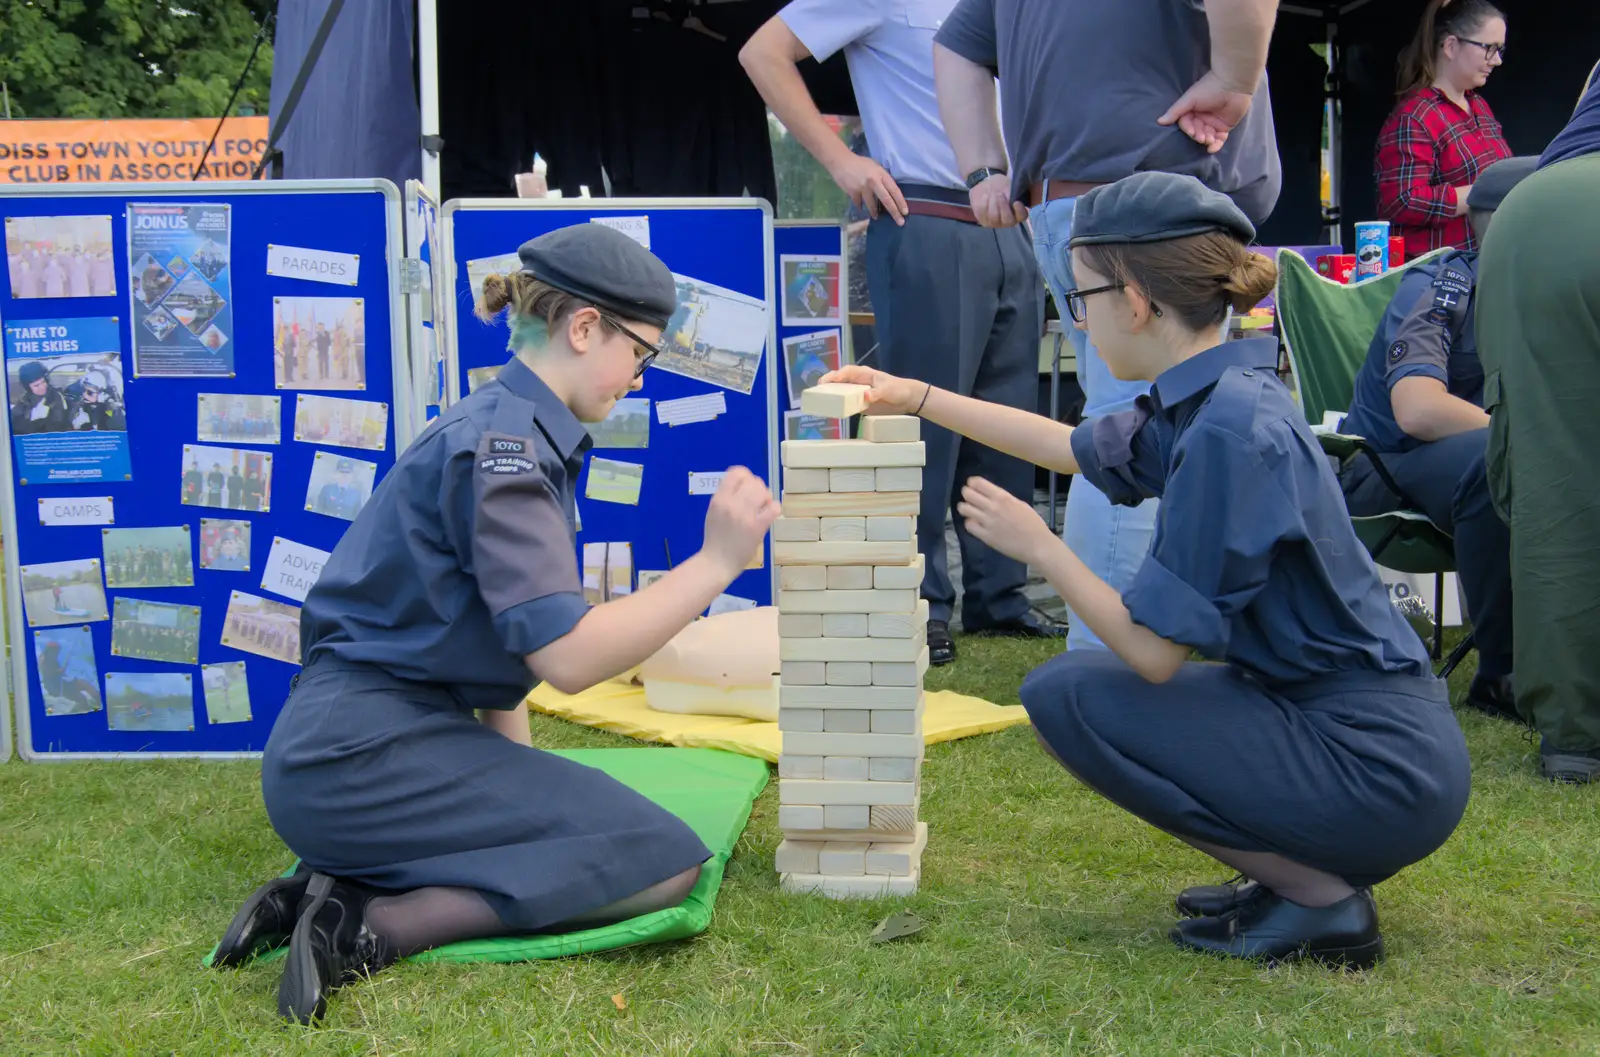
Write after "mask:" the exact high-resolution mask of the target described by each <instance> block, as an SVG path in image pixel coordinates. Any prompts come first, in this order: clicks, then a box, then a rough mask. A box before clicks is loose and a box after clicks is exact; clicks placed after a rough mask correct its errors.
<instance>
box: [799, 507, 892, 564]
mask: <svg viewBox="0 0 1600 1057" xmlns="http://www.w3.org/2000/svg"><path fill="white" fill-rule="evenodd" d="M818 520H819V521H820V522H821V524H822V535H821V537H820V538H821V539H823V540H826V541H827V542H829V543H865V542H866V541H867V519H866V518H864V517H825V518H819V519H818ZM906 538H907V539H910V537H909V536H908V537H906ZM889 542H893V541H892V540H891V541H889ZM841 568H846V566H841Z"/></svg>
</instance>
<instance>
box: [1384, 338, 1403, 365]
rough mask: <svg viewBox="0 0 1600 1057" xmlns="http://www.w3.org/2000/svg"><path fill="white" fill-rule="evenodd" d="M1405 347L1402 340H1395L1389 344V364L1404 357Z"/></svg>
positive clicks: (1397, 361)
mask: <svg viewBox="0 0 1600 1057" xmlns="http://www.w3.org/2000/svg"><path fill="white" fill-rule="evenodd" d="M1407 348H1408V346H1407V345H1406V343H1405V342H1404V341H1397V342H1395V343H1394V344H1393V345H1390V346H1389V363H1390V365H1391V366H1392V365H1394V364H1396V363H1399V362H1400V361H1401V360H1403V359H1405V358H1406V349H1407Z"/></svg>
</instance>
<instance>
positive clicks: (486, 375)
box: [467, 363, 505, 395]
mask: <svg viewBox="0 0 1600 1057" xmlns="http://www.w3.org/2000/svg"><path fill="white" fill-rule="evenodd" d="M504 366H505V364H503V363H502V364H496V365H495V366H493V367H474V368H472V369H471V370H469V371H467V393H468V394H469V395H470V394H472V393H476V392H477V391H478V390H479V389H482V388H483V387H484V386H486V385H488V384H489V383H490V382H492V381H494V380H495V379H496V378H498V377H500V368H502V367H504Z"/></svg>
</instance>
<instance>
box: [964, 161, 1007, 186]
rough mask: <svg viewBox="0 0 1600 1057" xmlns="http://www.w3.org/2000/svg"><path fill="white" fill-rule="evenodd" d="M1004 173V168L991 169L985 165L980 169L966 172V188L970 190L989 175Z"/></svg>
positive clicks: (1001, 174) (1002, 174)
mask: <svg viewBox="0 0 1600 1057" xmlns="http://www.w3.org/2000/svg"><path fill="white" fill-rule="evenodd" d="M1005 174H1006V171H1005V170H1004V169H991V168H989V167H988V166H987V165H986V166H984V167H983V168H981V169H974V170H972V172H970V173H968V174H967V190H969V191H970V190H972V189H973V188H974V187H976V186H978V185H979V184H981V183H983V181H985V180H987V179H988V178H989V177H991V176H1004V175H1005Z"/></svg>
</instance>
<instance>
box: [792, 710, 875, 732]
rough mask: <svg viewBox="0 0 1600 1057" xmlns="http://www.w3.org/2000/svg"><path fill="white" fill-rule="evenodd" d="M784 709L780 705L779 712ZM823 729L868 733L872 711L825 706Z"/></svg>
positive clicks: (870, 726)
mask: <svg viewBox="0 0 1600 1057" xmlns="http://www.w3.org/2000/svg"><path fill="white" fill-rule="evenodd" d="M782 711H783V710H782V708H781V707H780V708H779V712H780V713H781V712H782ZM822 730H823V731H825V732H827V733H829V734H868V733H871V731H872V711H871V709H866V708H825V709H823V710H822Z"/></svg>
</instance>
